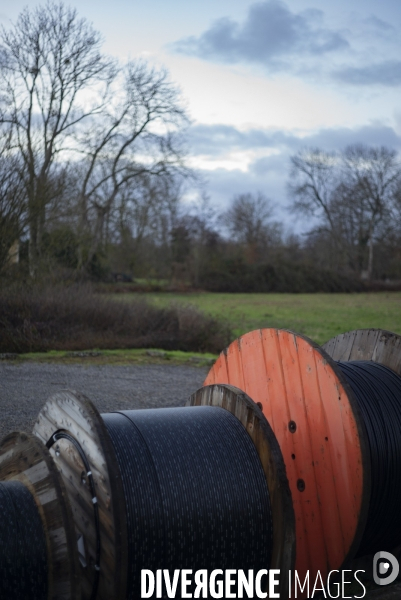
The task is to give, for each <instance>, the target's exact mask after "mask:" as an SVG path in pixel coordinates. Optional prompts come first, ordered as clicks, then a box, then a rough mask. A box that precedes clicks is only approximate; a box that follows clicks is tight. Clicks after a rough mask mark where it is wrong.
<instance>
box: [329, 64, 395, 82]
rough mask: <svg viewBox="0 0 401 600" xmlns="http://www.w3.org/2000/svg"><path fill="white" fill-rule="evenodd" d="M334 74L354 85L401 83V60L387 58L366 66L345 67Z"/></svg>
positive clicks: (338, 78) (337, 77) (340, 79)
mask: <svg viewBox="0 0 401 600" xmlns="http://www.w3.org/2000/svg"><path fill="white" fill-rule="evenodd" d="M333 76H334V78H335V79H337V80H338V81H341V82H342V83H348V84H352V85H359V86H366V85H385V86H392V87H395V86H398V85H400V84H401V61H399V60H387V61H382V62H379V63H375V64H373V65H368V66H366V67H344V68H342V69H339V70H337V71H334V73H333Z"/></svg>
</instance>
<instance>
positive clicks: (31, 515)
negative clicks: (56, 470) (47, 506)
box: [0, 481, 48, 600]
mask: <svg viewBox="0 0 401 600" xmlns="http://www.w3.org/2000/svg"><path fill="white" fill-rule="evenodd" d="M0 515H1V518H0V540H1V543H0V598H2V599H3V598H4V599H6V598H7V599H9V600H27V599H28V598H29V600H46V599H47V594H48V569H47V546H46V536H45V533H44V530H43V524H42V519H41V517H40V514H39V510H38V507H37V505H36V502H35V500H34V498H33V496H32V494H31V493H30V491H29V490H28V489H27V488H26V487H25V486H24V485H23V484H22V483H21V482H19V481H3V482H0Z"/></svg>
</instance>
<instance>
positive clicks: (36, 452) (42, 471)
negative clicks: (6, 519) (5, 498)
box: [0, 432, 80, 600]
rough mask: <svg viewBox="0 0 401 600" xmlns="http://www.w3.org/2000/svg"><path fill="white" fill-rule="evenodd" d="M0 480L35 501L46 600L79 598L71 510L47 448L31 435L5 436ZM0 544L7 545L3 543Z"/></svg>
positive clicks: (1, 451) (60, 478)
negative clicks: (18, 485)
mask: <svg viewBox="0 0 401 600" xmlns="http://www.w3.org/2000/svg"><path fill="white" fill-rule="evenodd" d="M0 481H2V482H8V481H19V482H20V483H22V484H23V485H24V486H25V487H26V488H27V489H28V490H29V491H30V492H31V494H32V496H33V498H34V500H35V503H36V505H37V508H38V510H39V514H40V517H41V520H42V524H43V531H44V534H45V537H46V546H47V570H48V586H47V588H48V600H75V599H76V598H79V597H80V579H79V571H78V558H77V551H76V547H77V542H76V537H75V528H74V526H73V521H72V514H71V509H70V505H69V502H68V499H67V494H66V491H65V488H64V484H63V480H62V477H61V476H60V474H59V472H58V469H57V468H56V466H55V464H54V463H53V460H52V459H51V457H50V454H49V452H48V450H47V448H46V447H45V446H44V445H43V444H42V443H41V442H40V441H39V440H38V439H37V438H36V437H35V436H33V435H31V434H27V433H22V432H15V433H11V434H9V435H7V436H6V437H5V438H4V439H3V440H2V442H1V444H0ZM2 543H7V542H6V541H5V540H2ZM32 552H35V548H32Z"/></svg>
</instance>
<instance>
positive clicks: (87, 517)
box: [34, 385, 295, 600]
mask: <svg viewBox="0 0 401 600" xmlns="http://www.w3.org/2000/svg"><path fill="white" fill-rule="evenodd" d="M190 404H191V405H194V406H195V405H202V406H204V405H207V406H216V407H219V408H224V409H226V410H228V411H229V412H231V413H232V414H233V415H234V416H236V418H237V419H238V420H239V421H240V422H241V423H242V425H243V426H244V428H245V429H246V431H247V432H248V434H249V435H250V437H251V439H252V440H253V442H254V445H255V448H256V450H257V453H258V455H259V458H260V461H261V465H262V468H263V471H264V473H265V477H266V482H267V488H268V490H269V495H270V499H271V506H272V520H273V532H274V533H273V545H272V549H271V550H272V557H273V558H272V565H271V566H272V568H280V569H282V570H283V572H285V571H286V572H288V570H290V569H293V568H294V557H295V521H294V512H293V507H292V502H291V495H290V491H289V487H288V481H287V478H286V475H285V467H284V463H283V459H282V456H281V452H280V449H279V446H278V444H277V442H276V439H275V436H274V434H273V433H272V431H271V428H270V426H269V424H268V423H267V421H266V420H265V418H264V416H263V414H262V413H261V411H260V410H259V408H258V407H257V406H256V405H255V404H254V403H253V402H252V400H251V399H250V398H248V397H247V396H246V395H245V394H244V393H243V392H242V391H241V390H238V389H235V388H233V387H231V386H224V385H223V386H221V385H217V386H210V387H208V388H202V389H201V390H198V392H196V393H195V394H194V395H193V396H192V397H191V400H190ZM166 410H168V409H166ZM184 410H191V409H190V408H188V409H184ZM60 430H61V431H64V432H68V433H69V434H70V435H71V436H73V437H74V438H75V439H76V440H77V441H78V442H79V444H80V446H81V448H82V449H83V451H84V453H85V455H86V457H87V459H88V462H89V464H90V467H91V471H92V473H93V477H94V481H95V486H96V496H97V503H98V507H99V515H100V540H101V562H100V580H99V586H98V591H97V596H96V597H97V598H98V599H99V600H106V599H107V600H110V598H113V599H115V600H123V599H125V598H126V597H127V572H128V565H127V547H128V540H127V514H126V506H125V499H124V490H123V486H122V479H121V472H120V468H119V465H118V461H117V458H116V454H115V451H114V448H113V445H112V442H111V438H110V436H109V434H108V432H107V430H106V427H105V423H104V421H103V419H102V417H101V415H100V414H99V413H98V411H97V410H96V408H95V407H94V406H93V404H92V403H91V402H90V401H89V400H88V399H87V398H85V397H84V396H82V395H80V394H78V393H77V392H72V391H62V392H58V393H56V394H54V395H53V396H52V397H51V398H50V399H49V400H48V401H47V403H46V404H45V406H44V407H43V409H42V411H41V412H40V414H39V417H38V420H37V422H36V424H35V427H34V433H35V435H36V436H38V437H39V439H40V440H41V441H42V442H43V443H44V444H46V443H47V442H48V440H49V439H50V438H51V437H52V436H53V434H54V433H55V432H56V431H60ZM50 453H51V455H52V457H53V460H54V462H55V464H56V465H57V467H58V469H59V470H60V473H61V476H62V478H63V480H64V484H65V487H66V491H67V495H68V498H69V500H70V503H71V507H72V513H73V522H74V525H75V529H76V535H77V537H79V538H82V540H83V545H82V547H83V550H81V556H80V559H81V567H80V577H81V582H82V599H83V600H87V599H89V598H90V597H91V593H92V589H93V581H94V577H95V571H94V563H95V545H96V531H95V526H94V519H93V503H92V497H91V495H90V493H89V491H88V486H87V482H86V480H85V477H84V476H85V468H84V465H83V463H82V460H81V457H80V455H79V453H78V452H77V450H76V448H75V447H74V445H72V444H71V443H69V442H68V440H64V439H62V440H59V441H57V444H55V445H53V446H52V448H51V450H50ZM232 460H233V461H235V456H233V457H232ZM268 567H269V565H266V568H268ZM142 568H144V569H145V568H148V567H147V565H143V567H142ZM193 568H194V569H196V568H197V567H196V565H194V567H193ZM286 579H287V578H283V580H282V582H281V593H282V597H286V595H288V594H287V590H286V585H287V581H286Z"/></svg>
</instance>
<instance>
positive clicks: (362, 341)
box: [323, 329, 401, 375]
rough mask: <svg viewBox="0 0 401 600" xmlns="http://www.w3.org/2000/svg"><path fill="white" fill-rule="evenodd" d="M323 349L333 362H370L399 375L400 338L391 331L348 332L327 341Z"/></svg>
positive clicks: (363, 330) (358, 330)
mask: <svg viewBox="0 0 401 600" xmlns="http://www.w3.org/2000/svg"><path fill="white" fill-rule="evenodd" d="M323 349H324V350H325V351H326V352H327V354H328V355H329V356H331V358H332V359H333V360H341V361H344V362H348V361H350V360H372V361H373V362H376V363H379V364H381V365H384V366H385V367H389V368H390V369H392V370H393V371H395V372H396V373H398V375H401V336H400V335H397V334H396V333H391V331H385V330H384V329H356V330H354V331H348V332H347V333H342V334H340V335H337V336H336V337H334V338H332V339H331V340H329V341H328V342H327V343H326V344H325V345H324V346H323Z"/></svg>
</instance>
